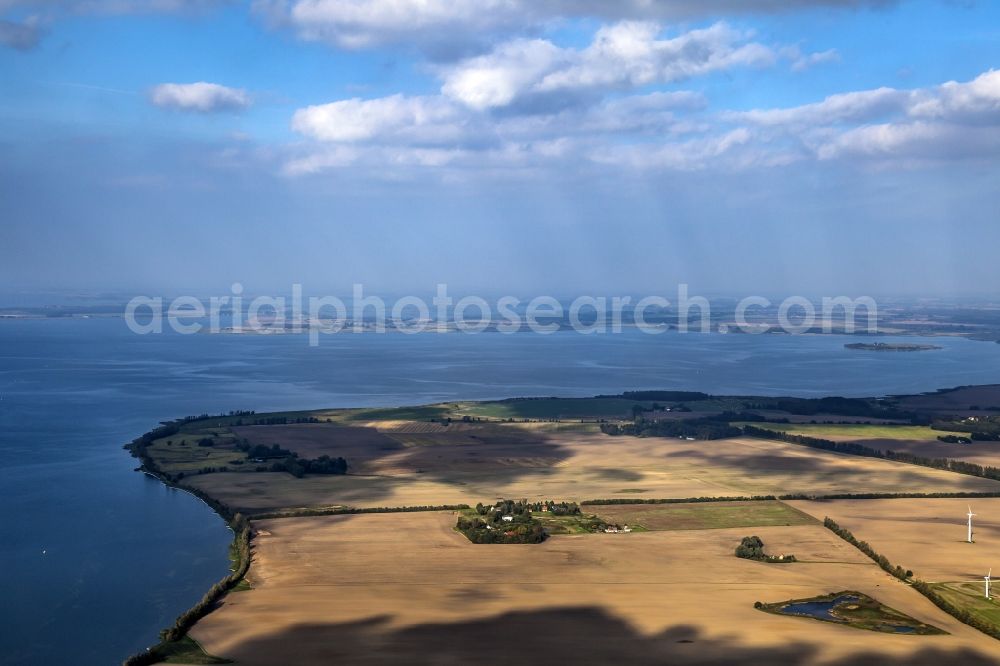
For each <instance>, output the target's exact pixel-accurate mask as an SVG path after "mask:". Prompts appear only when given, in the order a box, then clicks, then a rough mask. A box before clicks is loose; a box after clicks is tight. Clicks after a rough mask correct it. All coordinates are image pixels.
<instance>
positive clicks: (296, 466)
mask: <svg viewBox="0 0 1000 666" xmlns="http://www.w3.org/2000/svg"><path fill="white" fill-rule="evenodd" d="M270 471H272V472H288V473H289V474H291V475H292V476H294V477H295V478H297V479H301V478H302V477H303V476H305V475H306V474H347V461H346V460H344V459H343V458H341V457H340V456H338V457H336V458H331V457H330V456H320V457H319V458H315V459H313V460H307V459H305V458H299V457H298V456H297V455H296V454H294V453H293V454H292V455H291V456H290V457H288V458H285V459H283V460H280V461H278V462H275V463H272V464H271V467H270Z"/></svg>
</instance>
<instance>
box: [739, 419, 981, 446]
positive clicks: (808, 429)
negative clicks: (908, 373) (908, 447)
mask: <svg viewBox="0 0 1000 666" xmlns="http://www.w3.org/2000/svg"><path fill="white" fill-rule="evenodd" d="M733 425H737V426H745V425H750V426H754V427H757V428H764V429H767V430H774V431H776V432H785V433H789V434H792V435H805V436H807V437H819V438H824V437H850V438H851V439H898V440H915V441H928V442H933V441H936V440H937V438H938V437H939V436H941V435H957V436H960V437H968V436H969V433H967V432H949V431H944V430H933V429H931V428H930V427H929V426H911V425H882V424H875V423H857V424H855V423H836V424H834V423H734V424H733Z"/></svg>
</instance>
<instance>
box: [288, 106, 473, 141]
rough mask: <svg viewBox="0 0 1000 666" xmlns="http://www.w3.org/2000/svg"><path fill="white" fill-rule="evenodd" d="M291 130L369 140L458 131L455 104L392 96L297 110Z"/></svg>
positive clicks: (437, 137)
mask: <svg viewBox="0 0 1000 666" xmlns="http://www.w3.org/2000/svg"><path fill="white" fill-rule="evenodd" d="M292 129H293V130H295V131H296V132H299V133H300V134H303V135H305V136H307V137H310V138H313V139H317V140H320V141H331V142H357V141H364V140H370V139H380V140H383V141H384V140H387V139H389V138H393V139H394V140H396V141H400V140H403V141H407V142H412V141H418V142H429V141H441V140H447V139H450V138H454V137H456V136H457V135H458V134H459V133H460V132H461V121H460V118H459V114H458V113H457V110H456V109H455V107H454V106H453V105H452V104H451V103H450V102H449V101H448V100H445V99H443V98H441V97H405V96H403V95H393V96H391V97H383V98H380V99H371V100H362V99H358V98H354V99H347V100H342V101H338V102H331V103H329V104H320V105H317V106H309V107H306V108H304V109H299V110H298V111H296V112H295V115H294V116H292Z"/></svg>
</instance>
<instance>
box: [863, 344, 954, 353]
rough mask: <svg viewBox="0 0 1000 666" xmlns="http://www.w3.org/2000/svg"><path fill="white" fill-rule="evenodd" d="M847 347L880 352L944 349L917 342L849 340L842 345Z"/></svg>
mask: <svg viewBox="0 0 1000 666" xmlns="http://www.w3.org/2000/svg"><path fill="white" fill-rule="evenodd" d="M844 347H845V348H847V349H855V350H862V351H880V352H919V351H934V350H937V349H944V347H939V346H937V345H918V344H908V343H886V342H851V343H848V344H846V345H844Z"/></svg>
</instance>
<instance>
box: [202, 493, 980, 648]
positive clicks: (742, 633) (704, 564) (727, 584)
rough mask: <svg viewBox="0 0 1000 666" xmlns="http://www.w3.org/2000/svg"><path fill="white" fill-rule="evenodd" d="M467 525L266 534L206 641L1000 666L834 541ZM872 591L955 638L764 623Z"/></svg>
mask: <svg viewBox="0 0 1000 666" xmlns="http://www.w3.org/2000/svg"><path fill="white" fill-rule="evenodd" d="M454 521H455V516H454V515H453V514H451V513H450V512H438V513H422V514H413V513H411V514H378V515H358V516H333V517H319V518H289V519H280V520H269V521H260V522H258V523H257V524H256V527H257V528H258V529H259V535H258V536H257V538H256V539H255V559H254V563H253V566H252V568H251V571H250V575H249V578H250V581H251V583H252V584H253V586H254V588H253V589H252V590H249V591H245V592H238V593H234V594H231V595H230V596H228V597H227V598H226V600H225V601H224V603H223V605H222V607H221V608H220V609H219V610H217V611H216V612H214V613H212V614H211V615H209V616H208V617H206V618H205V619H203V620H201V621H200V622H199V623H198V624H197V625H196V626H195V628H194V629H193V630H192V632H191V634H192V636H193V637H194V638H195V639H196V640H198V641H199V642H200V643H201V644H202V645H203V646H204V647H205V649H206V650H208V651H209V652H210V653H213V654H216V655H219V656H223V657H227V658H231V659H235V660H236V661H237V663H240V664H247V665H249V666H252V665H255V664H260V665H265V664H266V665H269V666H270V665H272V664H279V663H296V664H305V665H309V664H323V665H326V664H330V663H349V664H386V663H408V664H549V663H569V664H606V663H615V662H618V663H625V662H627V663H636V664H663V663H671V664H687V663H692V664H694V663H706V662H708V663H741V664H762V665H763V664H792V665H799V664H838V665H839V664H873V663H878V664H900V665H901V664H940V663H956V664H958V663H961V664H992V663H996V662H995V655H996V645H997V643H996V642H995V641H994V640H993V639H991V638H988V637H986V636H985V635H983V634H980V633H979V632H976V631H975V630H973V629H971V628H969V627H966V626H965V625H962V624H960V623H958V622H957V621H956V620H954V619H953V618H951V617H950V616H948V615H945V614H944V613H942V612H941V611H939V610H938V609H937V608H936V607H934V606H933V605H932V604H931V603H930V602H929V601H927V600H926V599H924V598H923V597H922V596H920V595H919V594H917V593H916V592H914V591H913V590H912V589H910V588H909V587H907V586H906V585H904V584H902V583H900V582H898V581H896V580H894V579H892V578H890V577H889V576H888V575H886V574H885V573H883V572H882V571H881V570H879V569H878V568H877V567H876V566H875V565H874V564H873V563H871V562H870V561H869V560H867V559H866V558H864V557H863V556H862V555H861V554H860V553H859V552H858V551H857V550H856V549H854V548H852V547H851V546H849V545H848V544H847V543H845V542H843V541H842V540H840V539H838V538H837V537H836V536H834V535H833V534H832V533H830V532H829V531H828V530H825V529H823V528H822V527H819V526H797V527H764V528H757V529H755V530H754V532H755V533H757V534H758V535H759V536H760V537H761V538H762V539H763V540H764V543H765V545H766V547H767V548H768V549H769V550H770V551H773V552H795V553H796V555H797V556H798V557H800V558H801V559H803V560H808V562H802V563H797V564H788V565H769V564H762V563H757V562H751V561H748V560H740V559H738V558H736V557H734V556H733V549H734V548H735V545H736V544H737V543H738V542H739V539H740V538H741V537H742V536H745V535H746V530H745V529H744V528H736V529H716V530H701V531H698V530H696V531H684V532H646V533H633V534H628V535H606V534H597V535H580V536H560V537H553V538H551V539H549V540H548V541H546V542H545V543H543V544H540V545H512V546H484V545H474V544H472V543H470V542H469V541H467V540H466V539H465V538H463V537H462V536H460V535H458V534H457V533H455V532H454V531H453V530H452V526H453V525H454ZM847 589H852V590H857V591H860V592H863V593H865V594H868V595H870V596H872V597H874V598H876V599H878V600H879V601H881V602H883V603H885V604H887V605H890V606H892V607H893V608H896V609H899V610H900V611H903V612H905V613H907V614H909V615H911V616H913V617H914V618H916V619H918V620H920V621H923V622H927V623H930V624H933V625H935V626H937V627H940V628H942V629H944V630H945V631H948V632H950V635H947V636H904V635H886V634H878V633H874V632H866V631H862V630H858V629H853V628H850V627H843V626H837V625H832V624H827V623H821V622H817V621H814V620H810V619H804V618H794V617H780V616H776V615H771V614H767V613H763V612H761V611H757V610H755V609H754V608H753V603H754V602H755V601H758V600H760V601H782V600H786V599H792V598H804V597H811V596H814V595H817V594H822V593H827V592H836V591H840V590H847Z"/></svg>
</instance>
